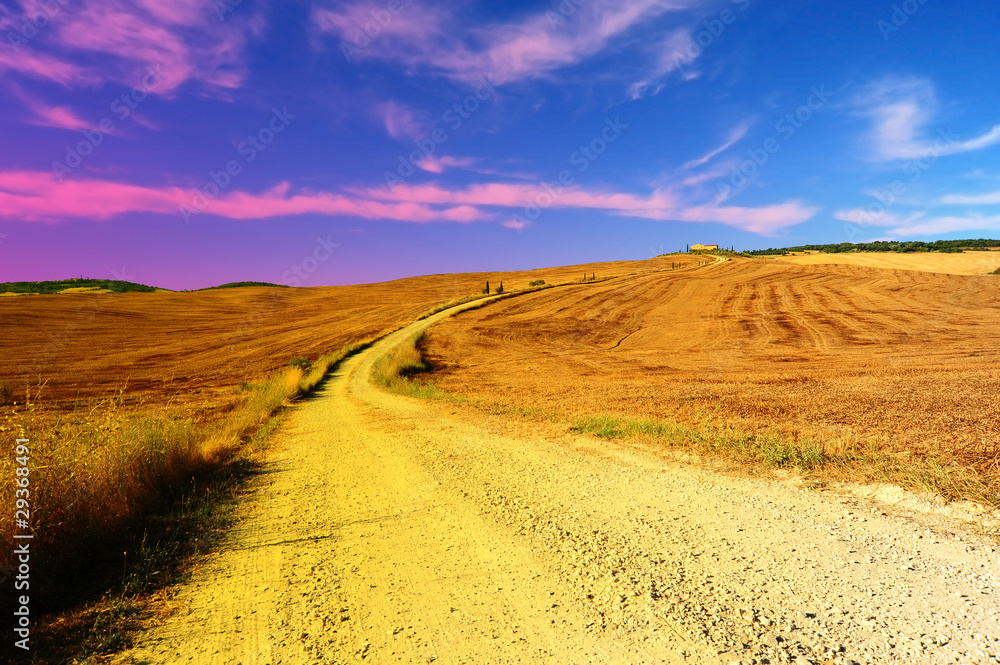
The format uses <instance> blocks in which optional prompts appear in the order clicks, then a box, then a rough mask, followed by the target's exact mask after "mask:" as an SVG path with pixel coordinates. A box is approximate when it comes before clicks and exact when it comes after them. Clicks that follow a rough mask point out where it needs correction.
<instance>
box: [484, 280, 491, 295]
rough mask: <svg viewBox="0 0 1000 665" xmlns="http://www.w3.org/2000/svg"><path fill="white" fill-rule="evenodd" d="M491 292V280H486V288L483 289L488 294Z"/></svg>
mask: <svg viewBox="0 0 1000 665" xmlns="http://www.w3.org/2000/svg"><path fill="white" fill-rule="evenodd" d="M489 292H490V280H486V288H485V289H483V293H485V294H487V295H488V294H489Z"/></svg>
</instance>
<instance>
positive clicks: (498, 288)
mask: <svg viewBox="0 0 1000 665" xmlns="http://www.w3.org/2000/svg"><path fill="white" fill-rule="evenodd" d="M496 293H503V282H500V286H498V287H497V290H496Z"/></svg>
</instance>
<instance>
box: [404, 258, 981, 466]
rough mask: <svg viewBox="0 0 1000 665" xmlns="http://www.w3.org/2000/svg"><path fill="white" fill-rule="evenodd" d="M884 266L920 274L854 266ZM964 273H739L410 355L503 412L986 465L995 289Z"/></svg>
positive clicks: (597, 301) (449, 340) (448, 328)
mask: <svg viewBox="0 0 1000 665" xmlns="http://www.w3.org/2000/svg"><path fill="white" fill-rule="evenodd" d="M971 256H973V257H975V256H977V255H971ZM841 257H843V260H844V261H845V263H846V264H843V263H841V264H839V265H838V264H837V263H836V262H837V261H838V259H841ZM990 257H991V258H993V260H994V264H991V265H995V264H998V263H1000V255H997V254H991V255H990ZM828 258H829V259H831V263H829V264H826V265H810V264H809V262H810V261H813V260H816V261H819V260H826V259H828ZM896 259H901V260H903V261H905V262H906V263H903V264H902V265H910V266H914V265H921V266H922V271H919V272H918V271H915V270H902V269H899V268H898V267H895V268H893V269H879V268H872V267H866V266H864V265H857V263H863V262H866V261H869V260H871V261H887V262H889V263H890V265H894V266H899V265H901V264H900V263H899V261H897V260H896ZM966 260H967V257H966V255H923V256H919V257H909V256H902V257H897V256H884V255H879V256H877V257H871V258H869V257H856V256H854V255H834V256H831V257H827V256H806V257H793V258H783V259H735V260H732V261H728V262H726V263H724V264H721V265H715V266H710V267H706V268H700V269H697V270H695V271H691V272H677V273H663V274H655V275H645V276H637V277H631V278H624V279H619V280H613V281H609V282H606V283H602V284H596V285H577V286H573V287H567V288H563V289H554V290H550V291H544V292H541V293H538V294H533V295H530V296H526V297H523V298H518V299H515V300H511V301H508V302H504V303H499V304H497V305H494V306H491V307H489V308H485V309H481V310H477V311H473V312H469V313H464V314H462V315H460V316H458V317H456V318H454V319H452V320H449V321H447V322H444V323H443V324H442V325H440V326H438V327H436V328H433V329H431V330H430V331H429V333H428V335H427V338H426V340H425V341H424V343H423V348H424V352H425V354H426V356H427V358H428V359H429V361H430V363H431V364H432V365H433V366H434V367H435V369H436V371H435V373H434V374H433V377H434V378H433V380H434V381H435V383H436V385H437V386H438V387H439V388H441V389H444V390H446V391H449V392H454V393H458V394H461V395H465V396H468V397H472V398H474V399H475V400H477V401H478V402H479V403H482V404H494V405H497V407H499V408H500V409H507V410H512V411H520V412H523V411H524V410H526V409H531V410H535V411H537V412H540V413H556V414H564V415H565V414H568V416H569V417H572V416H573V415H574V414H576V415H578V416H579V417H586V416H591V415H593V414H607V415H611V416H615V417H623V418H631V419H649V418H654V419H661V420H665V421H676V422H680V423H686V424H689V425H698V424H702V423H705V422H707V421H712V422H715V423H721V422H725V423H726V424H727V425H729V426H733V427H736V428H738V429H740V430H741V431H745V432H751V433H753V432H758V433H759V432H765V431H767V432H775V433H778V434H780V435H781V436H783V437H786V438H789V439H790V440H794V441H802V440H814V441H819V442H821V444H822V445H823V446H824V447H826V449H828V450H829V449H843V448H844V447H845V446H847V447H852V448H855V449H857V448H861V449H869V448H871V447H874V448H876V449H879V450H882V451H884V452H886V453H890V454H899V455H904V456H905V455H908V454H921V455H929V456H932V457H938V458H940V459H941V460H943V461H946V462H949V463H951V462H955V463H958V464H966V463H967V464H977V465H980V466H981V467H982V466H983V465H985V466H986V467H989V466H990V465H993V467H995V466H996V465H997V464H998V457H997V456H998V451H1000V399H998V397H1000V390H998V386H1000V279H998V278H997V277H995V276H992V275H984V276H968V275H955V274H946V273H945V270H947V269H954V268H959V269H968V268H969V266H968V265H967V264H963V263H957V262H960V261H966ZM852 263H853V265H852ZM993 471H994V473H995V471H996V468H994V469H993Z"/></svg>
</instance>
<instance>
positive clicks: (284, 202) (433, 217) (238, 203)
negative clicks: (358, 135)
mask: <svg viewBox="0 0 1000 665" xmlns="http://www.w3.org/2000/svg"><path fill="white" fill-rule="evenodd" d="M548 191H549V189H548V188H546V187H545V186H544V185H537V184H523V183H518V184H509V183H487V184H477V185H471V186H468V187H465V188H462V189H449V188H446V187H443V186H440V185H437V184H425V185H397V186H396V187H395V188H393V189H391V190H390V189H387V188H368V189H356V190H348V191H345V192H342V193H335V192H322V191H319V192H317V191H312V190H308V189H301V190H298V191H293V189H292V186H291V185H290V184H289V183H281V184H279V185H278V186H276V187H274V188H272V189H270V190H267V191H265V192H262V193H258V194H254V193H249V192H232V193H229V194H226V195H223V196H220V197H218V198H217V199H215V200H213V201H212V202H211V203H210V204H209V205H208V206H207V208H206V209H205V210H204V211H203V213H202V214H205V215H214V216H218V217H225V218H229V219H272V218H280V217H288V216H294V215H304V214H320V215H331V216H348V217H358V218H362V219H371V220H378V219H384V220H394V221H402V222H461V223H468V222H476V221H505V220H509V219H510V217H511V215H512V212H516V211H518V210H519V209H522V208H523V207H524V206H526V205H528V204H530V203H531V202H532V201H536V200H538V199H539V198H540V197H542V196H543V195H545V193H546V192H548ZM195 195H196V192H195V191H194V190H189V189H184V188H181V187H161V188H155V187H143V186H138V185H130V184H124V183H117V182H111V181H102V180H90V181H66V182H63V183H60V182H58V181H57V180H56V178H55V177H54V176H53V175H52V174H49V173H39V172H5V173H0V219H7V220H11V221H25V222H58V221H62V220H67V219H91V220H106V219H110V218H113V217H116V216H118V215H122V214H126V213H158V214H178V212H179V206H181V205H186V206H190V205H191V201H192V198H193V197H194V196H195ZM551 207H554V208H562V209H588V210H601V211H605V212H608V213H610V214H613V215H618V216H622V217H632V218H640V219H650V220H660V221H683V222H695V223H722V224H726V225H729V226H733V227H735V228H740V229H743V230H746V231H751V232H753V233H759V234H770V233H774V232H775V231H777V230H780V229H783V228H785V227H788V226H791V225H794V224H798V223H801V222H804V221H806V220H808V219H810V218H811V217H813V216H814V215H815V213H816V212H817V208H815V207H811V206H807V205H804V204H802V203H800V202H798V201H787V202H784V203H780V204H775V205H770V206H762V207H737V206H716V205H689V204H687V203H685V202H684V201H683V200H681V199H680V198H679V197H678V196H677V195H676V194H674V193H673V192H671V191H668V190H665V189H658V190H655V191H653V192H651V193H650V194H649V195H647V196H640V195H636V194H630V193H621V192H593V191H587V190H583V189H580V188H570V189H566V190H565V191H563V192H561V193H560V194H559V195H558V196H557V197H555V199H554V200H553V202H552V206H551ZM508 227H509V225H508ZM521 228H523V226H522V227H521Z"/></svg>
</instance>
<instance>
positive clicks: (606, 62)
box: [0, 0, 1000, 289]
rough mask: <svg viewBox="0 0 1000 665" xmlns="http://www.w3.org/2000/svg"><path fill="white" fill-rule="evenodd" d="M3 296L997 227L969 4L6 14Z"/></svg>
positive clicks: (46, 8)
mask: <svg viewBox="0 0 1000 665" xmlns="http://www.w3.org/2000/svg"><path fill="white" fill-rule="evenodd" d="M0 34H2V35H3V37H4V39H3V43H2V44H0V87H2V89H3V94H4V100H5V103H4V106H3V113H4V116H5V118H4V119H5V122H4V123H2V125H0V140H2V142H3V146H4V148H5V149H4V150H3V151H2V153H0V266H2V267H0V279H2V280H20V279H54V278H65V277H70V276H89V277H101V278H112V277H117V278H125V279H133V280H135V281H141V282H146V283H152V284H157V285H161V286H165V287H168V288H178V289H179V288H198V287H202V286H208V285H211V284H216V283H221V282H225V281H235V280H244V279H254V280H266V281H274V282H285V283H290V284H298V285H303V286H317V285H322V284H343V283H357V282H367V281H375V280H383V279H392V278H396V277H402V276H407V275H415V274H427V273H442V272H455V271H471V270H477V271H478V270H504V269H522V268H532V267H541V266H546V265H555V264H566V263H577V262H586V261H600V260H618V259H634V258H648V257H650V256H652V255H654V254H657V253H661V252H667V251H672V250H676V249H679V248H683V247H684V246H685V245H686V244H687V243H693V242H714V243H719V244H722V245H726V246H730V245H733V246H735V247H737V248H738V249H753V248H760V247H768V246H783V245H794V244H802V243H826V242H842V241H854V242H861V241H868V240H872V239H936V238H956V237H996V236H997V235H1000V230H998V227H1000V165H998V164H997V156H998V150H1000V147H998V145H997V144H998V143H1000V103H998V101H1000V100H998V95H1000V91H998V86H997V85H996V81H997V79H998V73H1000V64H998V59H997V57H996V54H997V50H996V46H995V45H996V43H997V42H998V37H1000V19H998V16H997V14H996V12H991V11H989V8H988V7H987V6H986V5H985V4H984V3H973V2H968V1H959V2H951V3H944V2H942V1H940V0H926V1H925V2H920V1H919V0H911V1H910V2H897V3H891V2H887V3H871V2H869V3H861V2H836V3H835V2H805V1H788V2H770V3H763V2H761V1H760V0H736V1H733V0H720V1H715V2H703V1H698V0H618V1H616V2H611V1H610V0H564V1H563V2H558V1H550V2H509V3H503V4H499V3H481V2H471V1H469V2H452V3H442V2H416V1H414V0H375V1H372V2H367V1H366V2H333V1H330V0H326V1H321V2H288V3H267V2H261V1H259V0H242V1H240V0H178V1H176V2H172V3H168V4H164V3H159V2H156V1H154V0H134V1H133V2H131V3H128V4H125V3H119V2H116V1H113V0H74V1H70V0H42V1H39V0H20V1H14V2H7V3H5V4H4V5H2V6H0Z"/></svg>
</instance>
